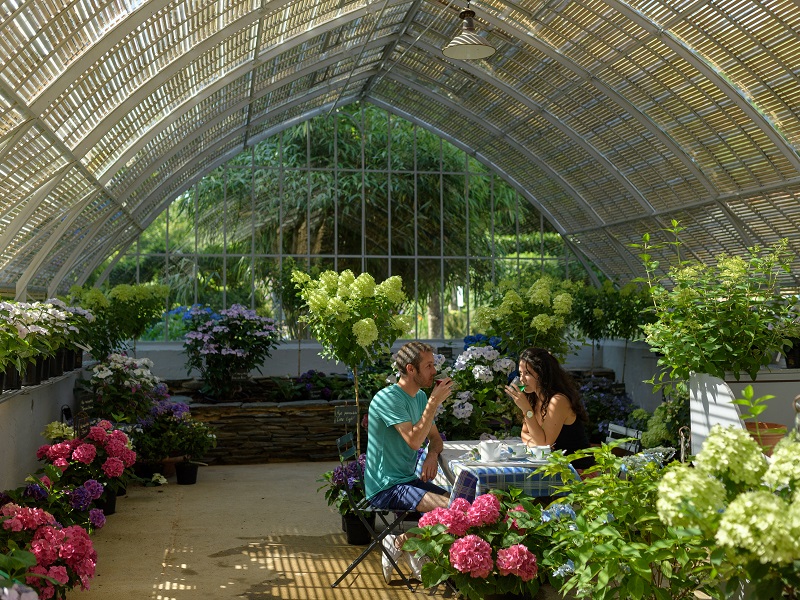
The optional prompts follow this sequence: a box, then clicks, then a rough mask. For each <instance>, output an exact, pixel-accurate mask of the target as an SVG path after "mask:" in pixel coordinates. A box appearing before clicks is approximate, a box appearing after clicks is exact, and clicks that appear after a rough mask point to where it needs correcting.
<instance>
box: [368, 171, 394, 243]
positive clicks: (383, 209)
mask: <svg viewBox="0 0 800 600" xmlns="http://www.w3.org/2000/svg"><path fill="white" fill-rule="evenodd" d="M368 178H369V179H368V181H367V187H366V189H367V194H366V200H367V201H366V214H365V218H366V235H365V236H364V240H365V242H366V244H365V247H366V253H367V254H379V255H387V254H389V244H388V240H387V231H388V226H389V219H388V213H387V207H388V202H389V201H388V198H387V194H386V190H387V174H386V173H369V174H368Z"/></svg>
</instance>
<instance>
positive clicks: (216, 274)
mask: <svg viewBox="0 0 800 600" xmlns="http://www.w3.org/2000/svg"><path fill="white" fill-rule="evenodd" d="M197 302H198V303H199V304H201V305H203V306H205V305H208V306H210V307H211V308H213V309H214V310H221V309H222V308H225V306H224V304H223V298H222V257H208V256H201V257H199V258H198V259H197Z"/></svg>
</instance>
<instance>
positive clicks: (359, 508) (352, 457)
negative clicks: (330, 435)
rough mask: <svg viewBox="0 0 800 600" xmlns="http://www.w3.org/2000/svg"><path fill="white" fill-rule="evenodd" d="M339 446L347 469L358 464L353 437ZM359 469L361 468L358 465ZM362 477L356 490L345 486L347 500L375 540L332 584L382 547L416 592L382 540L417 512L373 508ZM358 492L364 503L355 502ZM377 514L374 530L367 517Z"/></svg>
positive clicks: (407, 583)
mask: <svg viewBox="0 0 800 600" xmlns="http://www.w3.org/2000/svg"><path fill="white" fill-rule="evenodd" d="M336 446H337V448H338V450H339V460H340V462H341V463H342V466H344V465H345V464H346V463H347V462H348V461H355V462H356V463H358V455H357V450H356V446H355V444H354V443H353V434H352V433H348V434H345V435H343V436H342V437H340V438H339V439H337V440H336ZM359 469H361V466H360V465H359ZM360 475H361V476H360V477H359V478H358V482H357V483H356V484H355V486H354V488H355V489H351V488H348V487H345V493H346V494H347V499H348V500H349V501H350V505H351V506H354V507H355V511H354V512H355V514H356V515H357V516H358V518H359V520H360V521H361V522H362V523H363V524H364V527H366V529H367V531H368V532H369V535H370V537H371V538H372V541H371V542H370V543H369V545H368V546H367V547H366V548H365V549H364V551H363V552H362V553H361V554H360V555H359V556H358V558H356V559H355V560H354V561H353V562H352V563H350V566H349V567H347V570H345V572H344V573H342V574H341V575H340V576H339V578H338V579H337V580H336V581H334V582H333V583H332V584H331V587H336V586H337V585H339V583H340V582H341V581H342V580H343V579H344V578H345V577H347V576H348V575H349V574H350V572H351V571H352V570H353V569H355V568H356V567H357V566H358V565H359V563H361V561H362V560H364V559H365V558H366V557H367V555H369V553H370V552H372V551H373V550H374V549H375V548H380V550H381V552H383V554H384V555H385V556H386V557H387V558H388V559H389V562H391V564H392V567H393V568H394V570H395V571H397V573H398V574H399V575H400V577H401V579H402V580H403V583H404V584H405V585H406V587H408V589H409V590H410V591H412V592H413V591H414V588H413V587H411V582H410V581H409V580H408V577H406V576H405V574H404V573H403V571H402V570H401V569H400V567H399V566H398V564H397V562H395V560H394V559H393V558H392V556H391V554H390V553H389V551H388V550H387V549H386V548H384V546H383V544H382V541H383V539H384V538H385V537H386V536H387V535H390V534H392V533H393V532H395V531H396V530H397V529H398V527H399V526H400V524H401V523H402V522H403V521H404V520H405V519H406V517H407V516H408V515H409V514H411V513H414V512H416V511H414V510H405V511H394V510H387V509H384V508H377V507H375V506H372V505H371V504H370V503H369V501H368V500H367V499H366V495H365V494H364V493H363V492H364V473H363V472H361V473H360ZM355 491H359V492H361V494H360V497H361V498H362V499H361V500H357V499H356V494H355ZM370 514H375V515H376V516H377V517H379V518H380V520H381V521H382V524H381V523H380V522H378V521H377V520H376V521H375V523H376V526H375V527H373V526H371V525H370V523H369V520H368V515H370ZM389 515H393V516H394V517H393V518H391V517H389Z"/></svg>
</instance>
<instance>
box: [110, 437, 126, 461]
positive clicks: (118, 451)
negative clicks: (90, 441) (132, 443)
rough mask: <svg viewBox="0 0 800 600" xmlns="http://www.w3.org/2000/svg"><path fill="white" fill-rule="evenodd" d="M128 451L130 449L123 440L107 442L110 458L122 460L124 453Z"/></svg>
mask: <svg viewBox="0 0 800 600" xmlns="http://www.w3.org/2000/svg"><path fill="white" fill-rule="evenodd" d="M127 449H128V447H127V446H126V445H125V444H124V443H123V442H122V441H121V440H115V439H109V440H108V441H107V442H106V452H107V453H108V455H109V456H114V457H116V458H122V456H121V455H122V453H123V452H124V451H125V450H127Z"/></svg>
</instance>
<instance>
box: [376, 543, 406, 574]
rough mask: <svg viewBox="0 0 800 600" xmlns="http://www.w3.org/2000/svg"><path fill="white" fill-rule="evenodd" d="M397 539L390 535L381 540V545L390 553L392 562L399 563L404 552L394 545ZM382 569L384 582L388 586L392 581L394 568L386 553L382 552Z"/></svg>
mask: <svg viewBox="0 0 800 600" xmlns="http://www.w3.org/2000/svg"><path fill="white" fill-rule="evenodd" d="M395 539H397V536H396V535H392V534H389V535H387V536H386V537H385V538H383V539H382V540H381V544H383V547H384V548H385V549H386V550H387V551H388V552H389V554H390V555H391V557H392V560H394V562H397V561H398V560H399V559H400V555H401V554H402V553H403V551H402V550H398V549H397V547H396V546H395V545H394V541H395ZM381 568H382V569H383V580H384V581H385V582H386V583H387V584H388V583H390V582H391V581H392V571H394V567H393V566H392V563H390V562H389V558H388V557H387V556H386V553H385V552H381Z"/></svg>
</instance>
